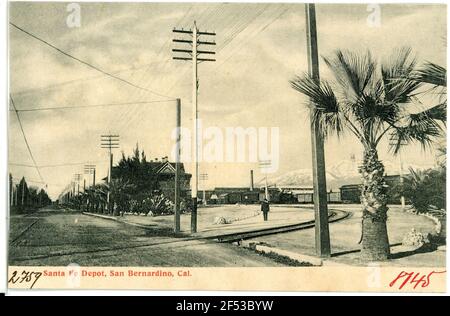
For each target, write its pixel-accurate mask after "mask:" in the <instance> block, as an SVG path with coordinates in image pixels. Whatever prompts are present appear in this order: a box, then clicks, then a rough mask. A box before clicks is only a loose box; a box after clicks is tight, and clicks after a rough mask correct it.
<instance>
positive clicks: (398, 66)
mask: <svg viewBox="0 0 450 316" xmlns="http://www.w3.org/2000/svg"><path fill="white" fill-rule="evenodd" d="M416 65H417V60H416V57H415V56H411V48H409V47H403V48H401V49H399V50H397V51H395V52H394V54H393V55H392V56H390V58H388V59H387V61H385V62H384V63H382V65H381V76H382V80H383V83H384V93H385V100H386V101H387V102H392V103H408V102H410V101H411V98H412V96H413V93H414V92H415V91H416V90H417V89H418V88H419V87H420V86H421V84H422V83H421V82H419V81H417V80H412V79H411V78H410V77H411V73H412V72H413V71H414V69H415V67H416Z"/></svg>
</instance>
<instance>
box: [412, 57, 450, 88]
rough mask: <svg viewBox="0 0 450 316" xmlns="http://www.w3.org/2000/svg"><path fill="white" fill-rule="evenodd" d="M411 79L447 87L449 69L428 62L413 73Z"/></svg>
mask: <svg viewBox="0 0 450 316" xmlns="http://www.w3.org/2000/svg"><path fill="white" fill-rule="evenodd" d="M411 79H413V80H416V81H419V82H422V83H428V84H431V85H434V86H439V87H447V70H446V69H445V68H444V67H442V66H439V65H437V64H435V63H432V62H426V63H425V64H424V65H423V66H422V67H421V68H420V69H418V70H416V71H414V72H413V73H412V74H411Z"/></svg>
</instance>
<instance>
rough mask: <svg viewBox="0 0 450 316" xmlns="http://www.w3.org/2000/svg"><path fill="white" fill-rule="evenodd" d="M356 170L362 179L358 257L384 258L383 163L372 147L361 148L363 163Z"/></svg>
mask: <svg viewBox="0 0 450 316" xmlns="http://www.w3.org/2000/svg"><path fill="white" fill-rule="evenodd" d="M359 172H360V173H361V176H362V180H363V187H362V190H361V204H362V206H363V219H362V236H361V240H362V249H361V259H362V260H364V261H382V260H387V259H388V258H389V254H390V250H389V239H388V233H387V227H386V220H387V211H388V207H387V205H386V204H387V196H386V189H387V185H386V182H385V180H384V166H383V164H382V163H381V161H380V160H379V159H378V153H377V150H376V149H374V148H368V149H366V150H365V151H364V162H363V165H362V166H361V167H360V170H359Z"/></svg>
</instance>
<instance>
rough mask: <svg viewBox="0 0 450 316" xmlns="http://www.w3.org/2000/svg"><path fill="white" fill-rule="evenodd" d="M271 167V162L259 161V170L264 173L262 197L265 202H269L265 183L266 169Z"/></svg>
mask: <svg viewBox="0 0 450 316" xmlns="http://www.w3.org/2000/svg"><path fill="white" fill-rule="evenodd" d="M271 165H272V161H270V160H260V161H259V168H260V169H261V172H262V173H264V182H265V184H264V197H265V199H266V200H267V201H270V194H269V185H268V182H267V169H268V168H270V166H271Z"/></svg>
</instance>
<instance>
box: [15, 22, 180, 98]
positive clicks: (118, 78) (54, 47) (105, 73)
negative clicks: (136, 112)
mask: <svg viewBox="0 0 450 316" xmlns="http://www.w3.org/2000/svg"><path fill="white" fill-rule="evenodd" d="M9 24H10V25H12V26H14V27H15V28H16V29H18V30H19V31H21V32H23V33H25V34H27V35H28V36H31V37H32V38H34V39H36V40H38V41H40V42H41V43H44V44H45V45H47V46H49V47H51V48H53V49H54V50H56V51H58V52H59V53H61V54H63V55H65V56H67V57H69V58H72V59H73V60H76V61H78V62H79V63H82V64H83V65H86V66H88V67H90V68H92V69H94V70H96V71H98V72H101V73H102V74H104V75H106V76H109V77H111V78H114V79H117V80H119V81H122V82H124V83H126V84H128V85H130V86H132V87H134V88H137V89H140V90H144V91H147V92H150V93H153V94H155V95H158V96H160V97H164V98H171V97H170V96H167V95H164V94H161V93H158V92H155V91H152V90H149V89H147V88H143V87H141V86H138V85H136V84H134V83H132V82H130V81H128V80H125V79H123V78H120V77H118V76H116V75H114V74H112V73H110V72H107V71H105V70H102V69H100V68H98V67H97V66H94V65H92V64H90V63H88V62H85V61H83V60H81V59H79V58H78V57H75V56H73V55H71V54H69V53H67V52H65V51H63V50H62V49H60V48H58V47H56V46H55V45H53V44H51V43H49V42H47V41H45V40H43V39H41V38H40V37H38V36H36V35H34V34H32V33H30V32H28V31H26V30H24V29H23V28H21V27H19V26H17V25H15V24H14V23H12V22H9Z"/></svg>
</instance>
